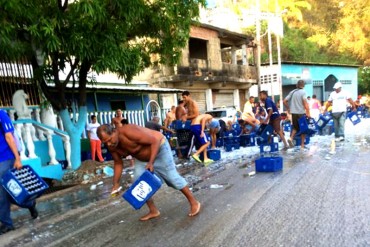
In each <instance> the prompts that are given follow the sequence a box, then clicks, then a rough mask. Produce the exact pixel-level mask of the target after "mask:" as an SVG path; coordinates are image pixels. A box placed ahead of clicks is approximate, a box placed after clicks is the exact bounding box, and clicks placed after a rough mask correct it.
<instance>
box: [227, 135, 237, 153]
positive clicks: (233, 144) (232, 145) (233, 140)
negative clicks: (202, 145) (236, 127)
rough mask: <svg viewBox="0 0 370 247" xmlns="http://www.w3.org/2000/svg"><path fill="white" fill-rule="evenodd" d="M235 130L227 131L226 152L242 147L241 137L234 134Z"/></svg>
mask: <svg viewBox="0 0 370 247" xmlns="http://www.w3.org/2000/svg"><path fill="white" fill-rule="evenodd" d="M234 134H235V133H234V132H226V133H225V137H224V147H225V150H226V152H231V151H232V150H233V149H239V148H240V137H239V136H234Z"/></svg>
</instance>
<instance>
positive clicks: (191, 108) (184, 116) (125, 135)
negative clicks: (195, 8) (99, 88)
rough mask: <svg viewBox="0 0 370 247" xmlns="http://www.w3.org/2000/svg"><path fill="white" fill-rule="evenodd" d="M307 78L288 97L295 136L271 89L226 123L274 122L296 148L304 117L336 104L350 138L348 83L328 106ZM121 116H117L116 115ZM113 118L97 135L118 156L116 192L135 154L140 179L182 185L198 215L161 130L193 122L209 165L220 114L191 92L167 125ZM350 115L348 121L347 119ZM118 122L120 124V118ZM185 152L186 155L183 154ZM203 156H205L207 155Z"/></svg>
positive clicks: (153, 212)
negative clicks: (309, 88)
mask: <svg viewBox="0 0 370 247" xmlns="http://www.w3.org/2000/svg"><path fill="white" fill-rule="evenodd" d="M304 86H305V82H304V81H303V80H299V81H298V82H297V85H296V89H294V90H292V91H291V92H290V93H289V94H288V95H287V96H286V97H285V98H284V100H283V104H284V106H285V108H286V112H287V114H288V115H289V116H290V118H291V123H292V131H291V133H290V137H289V138H287V139H286V138H285V135H284V132H283V128H282V125H281V123H282V118H281V114H280V112H279V109H278V106H277V105H276V103H275V102H274V101H273V100H272V99H271V97H269V96H268V92H267V91H261V92H259V102H258V104H255V102H254V100H255V98H254V97H250V98H249V100H248V101H247V102H246V103H245V105H244V110H243V112H240V111H237V113H236V115H235V118H234V121H233V122H232V123H225V128H228V126H230V125H231V124H233V123H238V124H239V125H240V126H242V129H243V132H244V133H250V132H253V131H255V130H257V129H258V128H259V127H260V125H262V124H270V125H271V126H272V128H273V130H274V134H276V135H277V136H279V137H280V139H281V141H282V142H283V143H284V149H285V150H287V149H289V148H292V147H294V143H293V140H294V138H295V136H296V135H297V134H298V133H299V122H298V120H299V119H300V118H301V117H302V116H304V115H305V116H306V117H308V118H310V117H313V116H314V117H316V118H317V113H318V114H320V113H325V112H326V111H328V108H329V107H331V111H332V115H333V119H334V125H335V137H336V140H337V141H342V140H344V120H345V115H344V112H346V110H347V102H348V103H350V104H351V106H352V107H353V109H356V105H355V103H354V101H353V100H352V99H351V97H350V96H349V95H348V93H346V92H345V91H342V90H341V88H342V85H341V84H340V83H336V84H335V85H334V88H333V89H334V91H333V92H332V93H331V94H330V96H329V99H328V102H327V104H326V105H325V106H324V107H322V106H321V104H320V103H319V102H318V101H317V99H316V97H315V96H313V99H312V100H311V101H309V99H307V95H306V92H305V91H304ZM116 118H117V117H116ZM116 118H115V119H113V121H112V124H109V125H102V126H99V127H98V128H97V132H96V134H97V136H98V138H99V139H100V140H101V142H102V143H104V144H105V145H106V146H107V148H108V150H109V152H110V153H111V154H112V157H113V160H114V176H113V188H112V191H117V190H118V189H119V188H120V179H121V174H122V171H123V158H125V157H127V156H132V157H133V160H134V161H133V163H134V179H137V178H138V177H139V176H140V175H141V174H142V173H143V172H144V171H145V170H149V171H152V172H155V173H156V174H157V175H159V177H160V178H161V179H162V180H163V182H165V183H166V184H167V185H168V186H170V187H173V188H174V189H177V190H180V191H181V192H182V193H183V195H184V196H185V197H186V198H187V200H188V202H189V205H190V211H189V214H188V215H189V216H191V217H192V216H195V215H197V214H198V213H199V212H200V208H201V204H200V202H199V201H198V200H196V199H195V197H194V196H193V194H192V192H191V191H190V190H189V187H188V185H187V182H186V180H185V179H184V178H183V177H182V176H180V175H179V173H178V172H177V170H176V167H175V162H174V158H173V154H172V150H171V146H170V144H169V142H168V140H167V138H166V137H165V136H164V135H163V134H162V133H160V131H163V132H169V133H172V134H175V130H174V129H173V128H172V127H171V126H173V125H172V123H173V122H175V121H181V122H185V121H190V122H191V125H190V131H191V132H192V134H193V138H194V139H195V142H196V143H197V145H196V147H197V148H196V150H195V152H194V153H192V154H191V155H190V157H191V158H192V159H194V160H195V161H197V162H199V163H203V164H204V165H208V164H210V163H212V162H213V160H211V159H209V158H208V156H207V149H208V146H209V145H211V148H216V139H217V138H216V135H217V133H218V132H219V131H220V130H221V128H222V125H223V124H222V120H218V119H214V118H213V116H212V115H210V114H201V113H200V112H199V108H198V105H197V103H196V102H195V101H194V100H193V99H192V98H191V95H190V93H189V92H188V91H184V92H183V93H182V99H181V100H180V101H179V102H178V105H177V106H173V107H171V110H170V111H169V112H168V113H167V115H166V119H165V120H164V125H162V124H161V123H160V119H159V118H158V117H153V118H152V120H150V121H148V122H147V123H146V124H145V127H141V126H138V125H134V124H128V123H127V121H126V122H124V123H121V121H122V119H116ZM343 119H344V120H343ZM116 122H117V123H118V124H117V125H116V124H114V123H116ZM205 130H209V133H210V136H211V140H208V139H207V137H206V134H205ZM299 134H300V137H301V150H305V144H304V143H305V134H304V133H299ZM178 155H179V156H180V155H181V154H180V153H178ZM201 156H203V157H202V158H203V160H202V159H201ZM146 204H147V206H148V209H149V212H148V213H147V214H146V215H144V216H143V217H141V218H140V220H142V221H146V220H149V219H152V218H156V217H159V216H160V212H159V210H158V208H157V207H156V206H155V204H154V201H153V199H149V200H148V201H147V202H146Z"/></svg>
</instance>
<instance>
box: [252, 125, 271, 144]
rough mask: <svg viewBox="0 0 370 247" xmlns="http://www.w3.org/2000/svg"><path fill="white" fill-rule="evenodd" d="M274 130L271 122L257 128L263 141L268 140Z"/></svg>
mask: <svg viewBox="0 0 370 247" xmlns="http://www.w3.org/2000/svg"><path fill="white" fill-rule="evenodd" d="M273 132H274V130H273V128H272V126H271V125H269V124H261V125H260V127H259V128H258V130H257V133H256V135H257V136H259V137H260V138H262V139H263V141H262V142H264V141H267V140H268V138H269V137H270V135H272V133H273Z"/></svg>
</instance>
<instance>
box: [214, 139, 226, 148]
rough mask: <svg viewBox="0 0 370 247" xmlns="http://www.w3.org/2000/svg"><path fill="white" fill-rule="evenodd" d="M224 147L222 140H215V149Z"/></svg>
mask: <svg viewBox="0 0 370 247" xmlns="http://www.w3.org/2000/svg"><path fill="white" fill-rule="evenodd" d="M223 145H224V140H223V139H222V138H217V141H216V147H218V148H219V147H222V146H223Z"/></svg>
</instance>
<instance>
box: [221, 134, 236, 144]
mask: <svg viewBox="0 0 370 247" xmlns="http://www.w3.org/2000/svg"><path fill="white" fill-rule="evenodd" d="M224 143H225V144H235V143H240V137H237V136H226V137H224Z"/></svg>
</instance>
